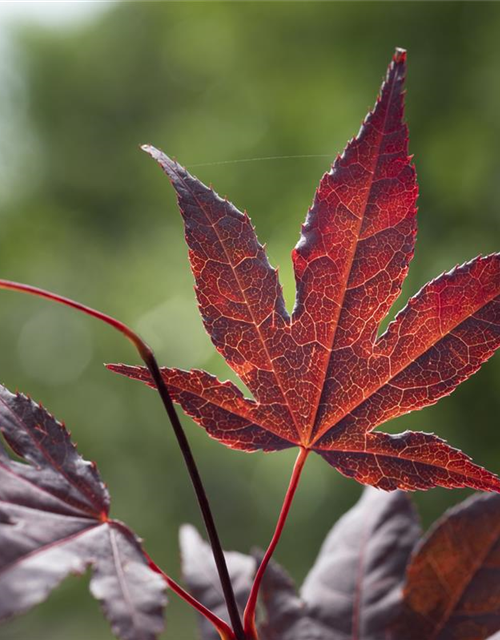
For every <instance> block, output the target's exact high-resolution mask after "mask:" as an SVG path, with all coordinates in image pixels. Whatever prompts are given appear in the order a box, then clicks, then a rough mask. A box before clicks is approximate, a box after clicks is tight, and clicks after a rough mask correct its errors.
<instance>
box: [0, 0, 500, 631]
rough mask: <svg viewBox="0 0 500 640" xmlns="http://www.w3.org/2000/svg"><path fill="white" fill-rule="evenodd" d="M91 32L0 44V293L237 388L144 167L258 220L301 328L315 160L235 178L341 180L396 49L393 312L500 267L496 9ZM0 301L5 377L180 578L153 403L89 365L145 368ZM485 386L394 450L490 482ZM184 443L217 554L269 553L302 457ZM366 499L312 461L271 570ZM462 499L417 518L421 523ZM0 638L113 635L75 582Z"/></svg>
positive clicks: (149, 15)
mask: <svg viewBox="0 0 500 640" xmlns="http://www.w3.org/2000/svg"><path fill="white" fill-rule="evenodd" d="M5 9H6V5H0V13H2V12H3V11H5ZM72 10H74V6H73V7H71V6H70V5H65V4H61V5H58V8H57V9H53V10H52V15H53V17H54V11H59V12H69V13H70V12H71V11H72ZM29 11H30V9H29V6H28V7H27V8H26V13H27V14H28V13H29ZM94 13H95V15H94V14H92V15H90V14H89V15H86V16H85V18H82V19H81V20H79V19H76V18H75V19H74V20H69V21H66V20H62V19H61V20H59V18H62V17H63V16H62V14H60V15H56V16H55V19H54V20H53V21H51V20H47V21H36V22H34V21H31V22H30V21H26V20H24V21H22V23H19V24H17V23H16V24H15V23H12V22H8V23H5V24H4V26H3V31H2V33H3V35H4V36H5V37H4V38H2V47H1V49H2V51H1V52H2V61H1V63H0V79H1V81H2V99H1V105H0V125H1V127H0V129H1V131H0V144H1V146H0V172H1V177H0V182H1V184H0V186H1V195H0V223H1V227H0V229H1V232H0V265H1V269H0V274H1V277H3V278H11V279H16V280H21V281H27V282H29V283H32V284H35V285H39V286H43V287H47V288H50V289H52V290H55V291H57V292H59V293H62V294H66V295H69V296H72V297H74V298H76V299H78V300H80V301H82V302H86V303H88V304H90V305H93V306H95V307H98V308H100V309H102V310H103V311H106V312H108V313H111V314H113V315H115V316H117V317H119V318H120V319H122V320H123V321H125V322H127V323H129V324H130V325H132V326H133V327H135V328H137V329H138V330H139V332H140V333H141V334H142V335H143V336H144V337H145V338H146V339H147V340H148V341H149V342H150V343H151V344H152V346H153V347H155V349H156V350H157V353H158V356H159V360H160V362H161V363H163V364H169V365H174V366H181V367H186V368H187V367H200V368H206V369H208V370H209V371H212V372H213V373H216V374H217V375H219V376H220V377H222V378H223V379H225V378H227V377H230V378H232V379H234V376H233V375H232V373H231V372H230V371H229V370H228V368H227V367H226V365H225V364H224V363H223V361H222V359H221V358H220V357H219V356H218V355H217V354H216V353H215V351H214V349H213V348H212V346H211V343H210V341H209V339H208V337H207V336H206V335H205V333H204V330H203V327H202V324H201V321H200V318H199V316H198V311H197V307H196V303H195V300H194V295H193V288H192V279H191V275H190V271H189V266H188V261H187V252H186V247H185V245H184V240H183V231H182V228H181V221H180V217H179V215H178V213H177V210H176V205H175V198H174V196H173V193H172V190H171V188H170V186H169V183H168V181H167V180H166V178H165V177H164V176H163V175H162V174H161V172H160V171H159V170H158V168H157V167H156V166H155V165H154V163H153V162H152V161H151V159H149V158H148V157H147V156H146V155H145V154H143V153H141V152H140V151H139V149H138V145H139V144H140V143H145V142H151V143H153V144H156V145H157V146H160V147H161V148H163V149H164V150H165V151H167V152H168V153H169V154H171V155H174V156H176V157H177V158H178V159H179V160H180V161H181V162H182V163H183V164H185V165H187V166H188V168H192V171H193V172H194V173H196V175H197V176H198V177H199V178H201V179H203V180H204V181H206V182H212V183H213V185H214V187H215V189H216V190H217V191H218V192H219V193H221V194H222V195H224V194H227V195H228V196H229V197H230V199H231V200H232V201H233V202H234V203H235V204H236V205H237V206H239V207H240V208H246V209H247V210H248V212H249V214H250V215H251V216H252V218H253V221H254V224H255V225H256V227H257V231H258V234H259V238H260V240H261V241H262V242H266V243H267V246H268V252H269V255H270V259H271V261H272V263H273V264H275V265H276V264H277V265H279V266H280V272H281V278H282V282H283V284H284V287H285V294H286V298H287V301H288V303H289V305H290V307H291V305H292V301H293V295H294V285H293V276H292V271H291V266H290V259H289V253H290V250H291V248H292V247H293V245H294V244H295V242H296V241H297V238H298V233H299V229H300V224H301V222H302V221H303V218H304V216H305V212H306V210H307V207H308V206H309V204H310V201H311V198H312V194H313V192H314V189H315V186H316V184H317V182H318V180H319V178H320V176H321V175H322V173H323V172H324V171H325V170H327V169H328V166H329V160H328V158H327V157H316V158H296V159H292V158H288V159H284V158H283V159H280V160H260V161H250V162H233V161H238V160H243V159H251V158H260V157H264V156H292V155H329V156H330V157H331V158H332V159H333V158H334V157H335V155H336V153H337V152H339V151H341V150H342V149H343V147H344V145H345V142H346V140H347V139H348V138H350V137H351V136H352V135H354V134H355V133H356V132H357V130H358V128H359V125H360V122H361V120H362V118H363V117H364V115H365V113H366V111H367V109H368V107H369V106H371V105H372V104H373V102H374V99H375V95H376V92H377V90H378V87H379V84H380V80H381V77H382V75H383V73H384V71H385V67H386V65H387V63H388V62H389V60H390V57H391V55H392V52H393V49H394V47H395V46H402V47H405V48H407V49H408V50H409V75H408V99H407V102H408V109H407V117H408V122H409V125H410V132H411V150H412V153H414V154H415V161H416V164H417V171H418V175H419V181H420V187H421V197H420V201H419V205H420V227H419V239H418V244H417V253H416V257H415V259H414V261H413V265H412V270H411V275H410V277H409V278H408V281H407V283H406V285H405V288H404V292H403V296H402V298H401V302H400V303H398V305H397V308H400V307H401V306H402V305H403V303H404V301H405V300H406V298H407V296H408V295H410V294H412V293H414V292H415V291H417V290H418V288H420V286H422V285H423V284H424V283H425V282H426V281H427V280H428V279H430V278H431V277H434V276H436V275H437V274H439V273H440V272H442V271H443V270H445V269H448V268H451V267H452V266H454V265H455V264H457V263H460V262H463V261H464V260H467V259H469V258H471V257H473V256H475V255H476V254H478V253H488V252H491V251H494V250H498V249H499V248H500V213H499V211H500V180H499V173H500V154H499V153H498V148H499V145H500V120H499V117H498V114H499V112H500V81H499V80H500V38H499V37H498V34H499V30H500V4H497V3H487V2H483V3H475V2H470V3H468V2H460V3H455V2H443V3H439V2H436V3H426V2H421V3H412V2H404V3H391V2H389V3H383V2H366V3H363V2H353V3H347V2H338V3H335V2H334V3H324V2H318V3H316V2H304V3H302V2H297V3H291V2H290V3H288V2H277V3H265V2H264V3H262V2H260V3H257V2H256V3H251V2H248V3H230V2H226V3H217V2H211V3H195V2H186V3H183V2H178V3H169V2H164V3H161V2H158V3H155V2H151V3H149V2H136V3H109V4H106V3H100V4H99V6H98V7H95V12H94ZM25 17H26V16H25ZM196 165H201V166H196ZM0 295H1V305H0V353H1V368H0V379H1V380H2V382H4V383H5V384H6V385H7V386H8V387H10V388H11V389H15V388H18V389H20V390H23V391H24V392H26V393H29V394H30V395H32V396H33V397H34V398H35V399H37V400H39V401H41V402H43V404H44V405H46V406H47V407H48V408H49V409H50V410H51V411H52V412H53V413H55V415H56V416H58V417H59V418H60V419H63V420H65V421H66V423H67V425H68V426H69V427H70V429H71V430H72V433H73V436H74V438H75V440H76V441H77V442H78V445H79V448H80V451H81V453H82V454H83V455H84V456H85V457H87V458H90V459H92V460H96V461H97V463H98V465H99V468H100V470H101V472H102V475H103V477H104V478H105V480H106V481H107V483H108V484H109V488H110V490H111V494H112V497H113V515H114V516H115V517H118V518H120V519H123V520H125V521H126V522H127V523H129V524H130V525H131V526H132V527H133V528H134V529H135V530H136V531H137V532H138V533H139V534H140V535H141V536H142V537H143V538H145V540H146V545H147V549H148V551H149V552H150V553H151V555H152V556H153V557H154V558H155V559H156V560H157V562H158V563H159V564H161V566H163V567H164V568H165V569H167V570H168V572H170V573H171V574H172V575H173V576H174V577H178V575H179V553H178V546H177V531H178V527H179V525H180V524H181V523H184V522H191V523H194V524H196V525H197V526H199V524H200V518H199V515H198V510H197V506H196V504H195V502H194V499H193V495H192V491H191V487H190V484H189V482H188V480H187V475H186V473H185V471H184V468H183V464H182V462H181V460H180V458H179V455H178V453H177V450H176V447H175V444H174V441H173V437H172V435H171V433H170V430H169V428H168V426H167V422H166V418H165V416H164V414H163V412H162V410H161V407H160V403H159V401H158V400H157V398H156V397H155V395H154V394H153V392H152V391H150V390H148V389H146V388H143V387H142V386H140V385H139V384H137V383H133V382H131V381H128V380H125V379H122V378H119V377H117V376H114V375H113V374H111V373H109V372H107V371H106V370H105V369H104V367H103V366H102V363H103V362H116V361H124V362H134V363H135V362H137V356H136V354H135V353H134V352H133V350H132V349H131V348H130V347H129V345H128V344H127V343H126V342H125V341H124V340H123V339H121V338H120V337H119V336H118V335H115V334H114V332H112V331H111V330H110V329H108V328H106V327H104V326H101V325H100V324H99V323H97V322H95V321H92V320H91V319H88V318H85V317H79V316H78V315H77V314H75V313H74V312H72V311H70V310H66V309H63V308H58V307H55V306H52V305H50V304H49V303H45V302H43V301H40V300H35V299H28V298H26V297H23V296H20V295H17V294H12V293H8V292H3V293H1V294H0ZM391 313H392V312H391ZM499 384H500V358H498V357H497V359H496V360H495V359H493V360H492V361H490V362H489V363H488V364H486V365H485V366H484V367H483V370H482V371H481V373H479V374H478V375H477V376H475V377H474V378H473V379H471V380H470V381H469V382H467V383H466V384H464V385H463V387H462V388H460V389H459V390H458V391H457V392H456V393H455V394H454V395H453V396H452V397H451V398H447V399H443V400H442V401H441V402H440V403H439V404H438V405H437V406H435V407H432V408H429V409H427V410H425V411H424V412H423V413H417V414H414V415H411V416H406V417H404V418H401V419H399V420H397V421H395V422H394V423H393V424H392V425H391V426H390V428H391V429H394V430H396V429H397V430H402V429H405V428H414V429H417V430H425V431H435V432H437V433H438V434H439V435H441V436H444V437H445V438H447V439H449V440H450V441H451V443H452V444H453V445H455V446H458V447H460V448H463V449H465V450H466V451H467V452H468V453H469V454H471V455H472V456H473V457H474V459H475V461H476V462H478V463H480V464H483V465H485V466H487V467H489V468H490V469H491V470H493V471H496V472H499V471H500V432H499V429H498V414H499V411H500V400H499V394H498V388H499ZM184 422H185V425H186V428H187V430H188V433H189V436H190V439H191V441H192V445H193V448H194V450H195V453H196V456H197V458H198V460H199V465H200V468H201V472H202V475H203V477H204V479H205V481H206V485H207V490H208V493H209V495H210V497H211V500H212V504H213V509H214V513H215V515H216V518H217V521H218V523H219V526H220V533H221V537H222V540H223V543H224V545H225V546H226V548H230V549H238V550H241V551H248V550H249V549H250V547H251V546H254V545H260V546H265V545H266V544H267V542H268V541H269V539H270V535H271V532H272V529H273V526H274V522H275V518H276V516H277V513H278V511H279V508H280V505H281V500H282V497H283V494H284V490H285V487H286V484H287V481H288V477H289V474H290V470H291V465H292V463H293V459H294V457H295V453H294V451H293V450H292V451H288V452H283V453H280V454H274V455H264V454H253V455H248V454H244V453H238V452H232V451H229V450H227V449H225V448H224V447H222V446H221V445H219V444H218V443H216V442H214V441H211V440H209V439H208V438H207V437H206V435H205V434H204V433H203V432H202V430H201V429H198V428H197V427H196V426H195V425H193V424H192V423H191V422H190V421H189V420H188V419H185V420H184ZM360 490H361V489H360V487H359V486H358V485H357V484H356V483H354V482H353V481H350V480H346V479H345V478H343V477H341V476H340V475H339V474H337V473H336V472H335V471H334V470H333V469H331V468H330V467H328V465H326V464H325V463H324V462H323V461H322V460H320V459H319V458H317V457H313V458H311V459H310V461H309V463H308V465H307V467H306V471H305V474H304V477H303V482H302V486H301V488H300V490H299V492H298V495H297V498H296V502H295V504H294V507H293V511H292V514H291V516H290V520H289V525H288V529H287V530H286V532H285V535H284V536H283V539H282V542H281V543H280V547H279V549H278V553H277V558H278V559H279V560H280V561H281V562H283V563H284V564H285V565H286V566H287V567H288V568H289V570H290V571H291V573H292V574H293V576H294V577H295V578H296V579H297V580H298V581H300V580H301V579H302V577H303V576H304V575H305V573H306V571H307V568H308V567H309V566H310V565H311V563H312V562H313V560H314V557H315V555H316V553H317V551H318V548H319V545H320V543H321V541H322V539H323V538H324V536H325V534H326V532H327V531H328V529H329V528H330V527H331V525H332V524H333V523H334V521H335V520H336V519H337V518H338V517H339V515H340V514H342V513H343V512H344V511H345V510H346V509H348V508H349V507H350V506H351V505H352V504H353V503H354V501H355V500H356V498H357V496H358V495H359V493H360ZM465 494H466V492H462V491H454V492H447V491H445V490H439V489H438V490H434V491H430V492H428V493H425V494H423V493H422V494H419V495H417V496H415V499H416V502H417V503H418V506H419V509H420V511H421V514H422V518H423V522H424V525H425V526H427V525H428V524H429V523H430V522H431V521H432V520H433V519H434V518H436V517H437V516H438V515H439V514H440V513H441V512H442V511H443V510H444V509H445V508H446V507H448V506H449V505H451V504H453V503H455V502H457V501H459V500H461V499H463V497H464V496H465ZM170 599H171V603H170V606H169V609H168V612H167V618H168V619H167V634H166V635H167V637H169V638H176V639H177V640H194V638H195V637H196V631H195V619H194V616H193V615H191V613H190V611H188V610H187V608H186V606H185V605H184V604H183V603H181V602H178V601H177V599H176V597H175V596H174V595H172V596H171V598H170ZM0 638H2V639H6V640H7V639H8V640H49V639H50V640H62V639H65V640H66V639H71V640H87V639H89V638H92V640H105V639H109V638H111V633H110V631H109V628H108V626H107V623H106V622H105V621H104V620H103V619H102V617H101V614H100V612H99V611H98V607H97V605H96V603H95V602H94V601H93V600H91V598H90V596H89V595H88V594H87V592H86V580H85V579H84V580H77V579H76V578H70V579H69V580H67V581H66V582H65V583H64V584H63V585H62V586H61V587H60V588H59V589H58V590H57V591H56V592H55V593H54V594H53V595H52V596H51V598H50V600H49V601H48V602H47V603H46V604H44V605H42V606H41V607H39V608H38V609H36V610H34V611H32V612H30V613H29V614H28V615H26V616H25V617H24V618H20V619H18V620H15V621H12V622H10V623H8V624H7V625H4V626H3V627H1V628H0Z"/></svg>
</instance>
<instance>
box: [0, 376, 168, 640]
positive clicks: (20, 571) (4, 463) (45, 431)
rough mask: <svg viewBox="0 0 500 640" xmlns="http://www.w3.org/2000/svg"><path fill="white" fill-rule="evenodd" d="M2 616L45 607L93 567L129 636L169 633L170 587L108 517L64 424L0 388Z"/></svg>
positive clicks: (103, 597)
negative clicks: (61, 587)
mask: <svg viewBox="0 0 500 640" xmlns="http://www.w3.org/2000/svg"><path fill="white" fill-rule="evenodd" d="M0 430H1V432H2V434H3V436H4V438H5V440H6V442H7V443H8V445H9V446H10V447H11V449H12V450H13V451H14V452H15V453H16V454H17V455H18V456H19V457H20V458H21V459H23V460H24V461H25V462H26V463H28V464H25V463H21V462H17V461H14V460H12V459H10V458H9V456H8V455H7V452H6V451H5V450H4V448H3V447H2V446H1V444H0V593H1V594H2V597H1V598H0V619H5V618H8V617H10V616H13V615H17V614H19V613H22V612H24V611H26V610H28V609H30V608H31V607H33V606H34V605H36V604H38V603H40V602H42V601H43V600H44V599H45V598H46V597H47V596H48V595H49V593H50V592H51V591H52V590H53V589H54V588H55V587H57V585H58V584H59V583H60V582H61V581H62V580H63V579H64V578H65V577H66V576H67V575H69V574H70V573H76V574H81V573H83V572H84V571H85V570H86V569H87V568H88V567H89V566H90V567H92V577H91V581H90V590H91V592H92V594H93V595H94V597H95V598H97V599H98V600H99V601H100V602H101V604H102V607H103V610H104V613H105V615H106V617H107V618H108V620H109V621H110V623H111V626H112V629H113V632H114V633H115V634H116V635H117V636H118V637H120V638H122V639H123V640H153V639H154V638H156V637H157V636H158V634H159V633H161V631H162V629H163V626H164V624H163V610H164V607H165V604H166V597H165V593H164V592H165V583H164V581H163V579H162V578H161V577H160V576H159V575H158V574H157V573H155V572H153V571H152V570H151V569H150V568H149V566H148V562H147V560H146V558H145V556H144V553H143V551H142V549H141V545H140V542H139V540H138V538H137V537H136V536H135V534H134V533H133V532H132V531H131V530H130V529H128V528H127V527H126V526H125V525H123V524H122V523H120V522H118V521H114V520H109V519H108V513H109V495H108V492H107V489H106V488H105V486H104V485H103V483H102V481H101V479H100V476H99V473H98V471H97V469H96V466H95V464H93V463H91V462H87V461H86V460H84V459H83V458H82V457H81V456H80V455H79V454H78V452H77V450H76V448H75V446H74V444H73V443H72V442H71V439H70V435H69V433H68V431H67V430H66V429H65V427H64V425H62V424H61V423H60V422H57V421H56V420H55V418H53V417H52V416H51V415H50V414H49V413H48V412H47V411H46V410H45V409H43V408H42V407H41V406H39V405H37V404H35V403H34V402H33V401H32V400H30V399H29V398H27V397H26V396H23V395H20V394H17V395H14V394H11V393H10V392H9V391H8V390H7V389H5V387H2V386H0Z"/></svg>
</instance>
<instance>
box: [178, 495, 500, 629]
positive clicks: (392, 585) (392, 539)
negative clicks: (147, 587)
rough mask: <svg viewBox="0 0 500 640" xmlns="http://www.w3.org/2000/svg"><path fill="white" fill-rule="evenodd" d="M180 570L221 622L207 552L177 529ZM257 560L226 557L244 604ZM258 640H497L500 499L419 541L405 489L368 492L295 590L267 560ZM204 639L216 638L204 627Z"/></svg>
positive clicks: (460, 514) (473, 507)
mask: <svg viewBox="0 0 500 640" xmlns="http://www.w3.org/2000/svg"><path fill="white" fill-rule="evenodd" d="M180 544H181V550H182V569H183V574H184V578H185V580H186V582H187V583H188V585H189V586H190V589H191V591H192V593H193V594H194V595H196V596H197V597H198V598H199V599H200V600H201V601H202V602H204V603H205V604H207V605H208V603H210V605H211V607H213V608H214V609H215V610H217V611H219V613H220V614H221V615H222V616H223V617H225V616H227V614H226V613H225V609H224V602H223V600H222V598H221V596H220V594H219V593H218V592H217V590H214V589H213V584H214V583H215V582H216V580H217V574H216V570H215V565H214V563H213V559H212V557H211V551H210V547H209V545H208V544H207V543H206V542H204V541H203V539H202V538H201V537H200V535H199V534H198V532H197V531H196V530H195V529H194V527H191V526H185V527H183V528H182V529H181V534H180ZM261 557H262V554H261V553H260V552H258V551H256V552H254V553H253V554H252V555H250V556H248V555H244V554H241V553H236V552H234V551H233V552H229V553H227V554H226V559H227V563H228V567H229V570H230V573H231V578H232V580H233V582H234V584H235V585H237V594H238V596H239V600H240V602H243V603H244V602H245V601H246V598H247V597H248V594H249V592H250V588H251V586H252V580H253V576H254V574H255V569H256V566H257V565H258V563H259V562H260V559H261ZM262 605H263V610H264V616H263V618H264V619H263V621H262V623H261V625H260V628H259V638H260V639H261V640H361V639H362V640H485V639H488V640H498V638H499V637H500V633H499V634H498V635H497V634H496V635H494V636H491V634H493V633H495V632H497V631H498V630H499V629H500V495H498V494H489V495H485V494H476V495H474V496H472V497H471V498H469V499H467V500H465V501H464V502H462V503H461V504H459V505H457V506H456V507H453V508H452V509H450V510H449V511H447V512H446V513H445V514H444V516H443V517H442V518H440V519H439V520H438V521H437V522H436V523H435V524H434V525H433V526H432V527H431V529H430V530H429V531H428V532H427V533H426V534H425V535H422V531H421V527H420V523H419V518H418V515H417V512H416V510H415V508H414V506H413V505H412V503H411V501H410V499H409V497H408V495H407V494H405V493H404V492H402V491H395V492H393V493H385V492H380V491H376V490H374V489H372V488H371V487H367V488H366V489H365V491H364V492H363V494H362V496H361V498H360V500H359V501H358V503H357V504H356V505H355V506H354V507H353V508H352V509H351V510H350V511H348V512H347V513H346V514H345V515H344V516H343V517H342V518H341V519H340V520H339V521H338V522H337V524H336V525H335V526H334V527H333V528H332V530H331V531H330V533H329V534H328V536H327V537H326V539H325V541H324V543H323V545H322V547H321V550H320V552H319V554H318V557H317V558H316V560H315V562H314V564H313V566H312V568H311V570H310V571H309V573H308V574H307V576H306V578H305V580H304V582H303V583H302V586H301V587H300V590H297V587H296V586H295V584H294V582H293V580H292V579H291V578H290V576H289V575H288V574H287V572H286V571H285V569H283V567H281V566H280V565H279V564H278V563H277V562H275V561H271V564H270V565H269V567H268V570H267V572H266V575H265V578H264V582H263V589H262ZM201 637H202V640H218V639H217V634H215V633H214V631H213V629H212V628H211V627H210V625H207V624H206V623H202V624H201Z"/></svg>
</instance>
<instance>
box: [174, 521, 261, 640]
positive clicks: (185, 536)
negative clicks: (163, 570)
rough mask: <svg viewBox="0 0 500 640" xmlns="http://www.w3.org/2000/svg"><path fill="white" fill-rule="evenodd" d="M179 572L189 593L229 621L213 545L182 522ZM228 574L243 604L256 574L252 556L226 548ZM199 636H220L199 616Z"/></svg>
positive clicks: (217, 639) (209, 638)
mask: <svg viewBox="0 0 500 640" xmlns="http://www.w3.org/2000/svg"><path fill="white" fill-rule="evenodd" d="M179 540H180V546H181V558H182V574H183V577H184V580H185V581H186V584H187V585H188V587H189V591H190V592H191V594H192V595H193V596H194V597H195V598H196V599H197V600H199V601H200V602H201V603H202V604H203V605H205V607H207V608H208V609H210V610H211V611H213V613H215V614H216V615H217V616H219V617H220V618H222V619H223V620H225V621H226V622H228V623H229V616H228V613H227V608H226V603H225V600H224V595H223V593H222V588H221V585H220V580H219V576H218V573H217V569H216V566H215V562H214V559H213V553H212V549H211V548H210V545H209V544H207V543H206V542H205V541H204V540H203V538H202V537H201V536H200V534H199V533H198V532H197V531H196V529H195V528H194V527H192V526H191V525H184V526H183V527H182V528H181V531H180V535H179ZM224 555H225V557H226V562H227V567H228V570H229V575H230V576H231V582H232V584H233V589H234V594H235V597H236V602H237V604H238V607H239V608H240V610H241V612H243V610H244V608H245V604H246V602H247V599H248V596H249V594H250V589H251V587H252V582H253V578H254V574H255V568H256V567H255V560H254V558H252V557H250V556H246V555H244V554H242V553H238V552H236V551H226V552H225V553H224ZM199 620H200V628H201V637H202V640H220V637H219V634H218V633H217V631H216V630H215V628H214V627H213V626H212V625H211V624H210V623H209V622H208V621H207V620H206V619H205V618H203V617H201V616H200V617H199Z"/></svg>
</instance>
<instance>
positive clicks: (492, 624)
mask: <svg viewBox="0 0 500 640" xmlns="http://www.w3.org/2000/svg"><path fill="white" fill-rule="evenodd" d="M499 629H500V496H499V495H486V496H485V495H476V496H473V497H472V498H470V499H468V500H466V501H465V502H463V503H461V504H459V505H458V506H457V507H454V508H453V509H450V510H449V511H448V512H447V513H446V514H445V515H444V516H443V517H442V518H441V519H440V520H438V521H437V522H436V524H435V525H434V526H433V527H432V529H431V530H430V531H429V533H428V534H427V535H426V536H425V538H424V539H423V540H422V542H421V544H420V545H419V547H418V549H417V550H416V552H415V555H414V557H413V559H412V561H411V563H410V565H409V568H408V578H407V583H406V586H405V596H404V611H403V614H402V616H401V619H400V621H399V624H398V630H397V633H396V634H395V640H399V639H400V638H405V640H417V639H418V640H421V639H422V638H425V639H426V640H486V639H487V638H489V636H490V635H491V634H493V633H495V632H497V631H498V630H499Z"/></svg>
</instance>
